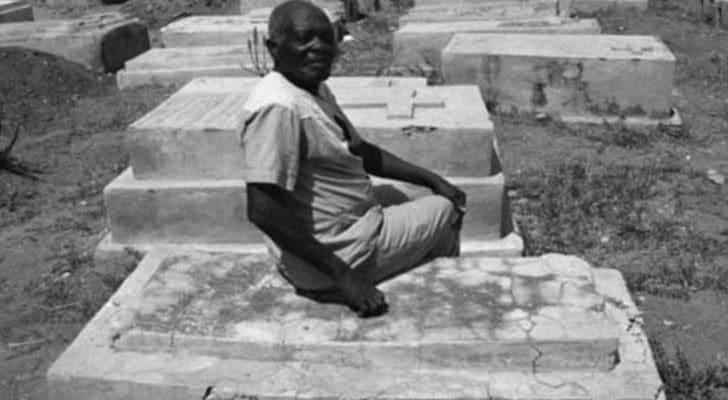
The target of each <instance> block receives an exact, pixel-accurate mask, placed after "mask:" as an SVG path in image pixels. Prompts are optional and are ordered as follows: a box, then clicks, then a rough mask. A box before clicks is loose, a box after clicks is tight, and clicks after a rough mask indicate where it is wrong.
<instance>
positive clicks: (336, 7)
mask: <svg viewBox="0 0 728 400" xmlns="http://www.w3.org/2000/svg"><path fill="white" fill-rule="evenodd" d="M285 1H286V0H240V13H241V14H248V15H251V16H261V17H262V16H264V17H265V20H266V22H267V21H268V15H269V14H270V11H271V10H273V8H275V7H276V6H277V5H279V4H281V3H283V2H285ZM309 1H311V2H312V3H313V4H315V5H317V6H318V7H320V8H322V9H323V10H324V11H326V12H327V13H328V14H329V15H330V16H334V17H337V18H338V17H342V16H343V15H344V6H343V4H342V3H343V2H342V1H339V0H309Z"/></svg>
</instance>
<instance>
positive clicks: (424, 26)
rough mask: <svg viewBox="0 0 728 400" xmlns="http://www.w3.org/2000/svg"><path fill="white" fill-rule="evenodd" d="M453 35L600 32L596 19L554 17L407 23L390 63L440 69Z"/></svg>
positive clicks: (399, 33)
mask: <svg viewBox="0 0 728 400" xmlns="http://www.w3.org/2000/svg"><path fill="white" fill-rule="evenodd" d="M457 33H503V34H505V33H519V34H520V33H524V34H525V33H530V34H573V35H584V34H595V35H598V34H600V33H601V28H600V26H599V22H598V21H597V20H596V19H562V18H560V17H557V16H552V17H543V18H537V19H532V20H512V21H499V20H481V21H448V22H423V23H408V24H406V25H404V26H403V27H402V28H400V29H399V30H397V31H396V32H394V64H395V65H419V64H421V63H423V62H424V63H427V64H429V65H431V66H434V67H435V68H440V65H441V60H440V57H441V54H442V50H443V49H444V48H445V46H447V44H448V43H449V42H450V40H452V38H453V36H455V34H457Z"/></svg>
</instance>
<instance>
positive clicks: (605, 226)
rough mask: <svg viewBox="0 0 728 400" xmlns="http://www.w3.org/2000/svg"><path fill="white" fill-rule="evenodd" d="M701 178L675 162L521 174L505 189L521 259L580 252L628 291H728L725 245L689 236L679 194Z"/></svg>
mask: <svg viewBox="0 0 728 400" xmlns="http://www.w3.org/2000/svg"><path fill="white" fill-rule="evenodd" d="M696 179H700V178H699V177H697V176H695V175H693V174H692V173H690V172H689V171H683V170H682V169H681V168H680V167H679V166H678V164H675V163H670V162H669V161H661V162H657V163H653V164H648V165H631V164H623V165H603V164H601V163H599V162H598V161H593V162H592V163H591V164H589V163H587V162H586V161H584V160H575V161H571V162H564V163H561V164H559V165H557V166H556V167H555V168H553V170H551V171H528V172H527V173H522V174H521V175H520V176H518V177H516V179H515V181H514V182H513V183H512V184H509V187H510V188H511V189H512V190H515V193H516V196H515V197H516V200H515V201H514V202H513V209H514V213H515V216H516V219H517V221H518V222H519V225H520V226H521V231H522V232H523V235H524V239H525V241H526V253H527V254H528V255H540V254H544V253H549V252H558V253H566V254H579V255H582V256H583V257H585V258H586V259H587V260H588V261H590V262H592V263H593V264H594V265H598V266H602V267H610V268H617V269H619V270H621V271H622V272H623V274H624V276H625V278H626V280H627V283H628V285H629V287H630V289H631V290H633V291H635V290H636V291H644V292H649V293H653V294H658V295H664V296H670V297H681V298H684V297H687V296H688V295H689V293H690V292H691V291H693V290H699V289H717V290H728V272H726V268H724V267H723V266H721V265H719V264H720V255H721V254H722V253H723V246H724V243H721V241H719V240H717V239H715V238H710V237H707V236H705V235H703V234H702V233H700V232H696V231H692V230H691V229H690V227H689V225H688V224H687V221H686V219H685V218H683V216H682V210H681V206H680V201H679V194H682V193H684V192H686V191H690V190H693V191H695V190H699V189H695V188H691V185H683V184H682V182H689V183H692V182H693V181H694V180H696Z"/></svg>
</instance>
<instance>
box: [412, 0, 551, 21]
mask: <svg viewBox="0 0 728 400" xmlns="http://www.w3.org/2000/svg"><path fill="white" fill-rule="evenodd" d="M558 3H559V2H558V0H533V1H509V0H503V1H492V2H487V3H454V4H450V3H447V4H446V3H442V4H435V5H424V6H423V5H415V6H414V7H412V8H410V9H409V10H407V14H405V15H403V16H401V17H399V26H404V25H406V24H409V23H422V22H457V21H483V20H514V19H531V18H547V17H555V16H557V15H558V11H559V10H558V8H559V6H558Z"/></svg>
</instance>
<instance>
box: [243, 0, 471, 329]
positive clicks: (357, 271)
mask: <svg viewBox="0 0 728 400" xmlns="http://www.w3.org/2000/svg"><path fill="white" fill-rule="evenodd" d="M335 36H336V35H335V33H334V29H333V27H332V25H331V23H330V21H329V20H328V18H327V17H326V15H325V14H324V12H323V11H321V9H319V8H317V7H316V6H314V5H312V4H311V3H309V2H306V1H302V0H292V1H288V2H286V3H283V4H281V5H280V6H278V7H276V8H275V9H274V10H273V12H272V14H271V17H270V20H269V39H268V40H267V42H266V46H267V47H268V50H269V52H270V54H271V55H272V57H273V60H274V70H273V71H272V72H271V73H269V74H268V75H266V76H265V77H264V78H263V79H262V81H261V82H260V84H259V85H258V86H257V87H256V88H255V89H254V90H253V91H252V93H251V94H250V97H249V99H248V101H247V103H246V105H245V112H246V121H245V128H244V130H243V133H242V145H243V151H244V155H245V160H246V164H247V165H246V170H245V171H244V177H245V180H246V183H247V196H248V199H247V200H248V218H249V219H250V220H251V221H252V222H253V223H254V224H255V225H256V226H258V227H259V228H260V229H261V230H262V231H263V232H265V233H266V235H267V236H268V237H269V238H270V239H271V240H272V243H269V247H270V249H271V253H272V255H273V256H274V257H275V259H276V261H277V264H278V267H279V271H280V272H281V274H282V275H283V276H284V277H285V278H286V279H287V280H288V281H289V282H290V283H291V284H293V286H295V287H296V292H297V293H298V294H300V295H303V296H306V297H309V298H312V299H314V300H317V301H320V302H334V303H340V304H344V305H347V306H349V308H351V309H352V310H353V311H355V312H356V313H358V314H359V316H361V317H371V316H377V315H381V314H383V313H384V312H386V311H387V302H386V300H385V297H384V295H383V294H382V293H381V292H380V291H379V290H378V289H377V288H376V286H375V285H376V284H378V283H380V282H381V281H383V280H385V279H388V278H391V277H393V276H395V275H397V274H400V273H402V272H405V271H407V270H410V269H412V268H414V267H416V266H418V265H420V264H422V263H423V262H425V261H427V260H430V259H432V258H435V257H443V256H456V255H457V254H458V249H459V229H460V222H461V220H462V213H463V212H464V207H465V194H464V193H463V192H462V191H461V190H460V189H458V188H456V187H455V186H453V185H452V184H450V183H449V182H447V181H446V180H445V179H443V178H442V177H440V176H438V175H437V174H434V173H432V172H430V171H427V170H425V169H423V168H420V167H417V166H415V165H413V164H410V163H408V162H406V161H403V160H401V159H399V158H397V157H396V156H394V155H392V154H391V153H389V152H387V151H385V150H383V149H381V148H379V147H377V146H376V145H373V144H371V143H368V142H366V141H365V140H363V139H362V138H361V137H360V136H359V135H358V133H357V131H356V129H355V128H354V127H353V126H352V124H351V122H349V120H348V119H347V117H346V115H344V113H343V112H342V110H341V108H339V106H338V105H337V103H336V99H335V98H334V96H333V95H332V94H331V91H330V90H329V89H328V87H327V86H326V84H324V83H323V82H324V81H325V80H326V79H328V78H329V75H330V73H331V68H332V65H333V63H334V60H335V58H336V56H337V48H336V37H335ZM369 175H376V176H381V177H385V178H391V179H397V180H401V181H406V182H411V183H415V184H418V185H422V186H427V187H429V188H430V189H431V190H432V192H433V194H432V195H430V196H425V197H423V198H419V199H416V200H413V201H409V202H406V203H403V204H400V205H393V206H386V207H385V206H382V205H381V204H379V203H378V202H377V201H376V199H375V198H374V196H373V193H372V182H371V179H370V177H369Z"/></svg>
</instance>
